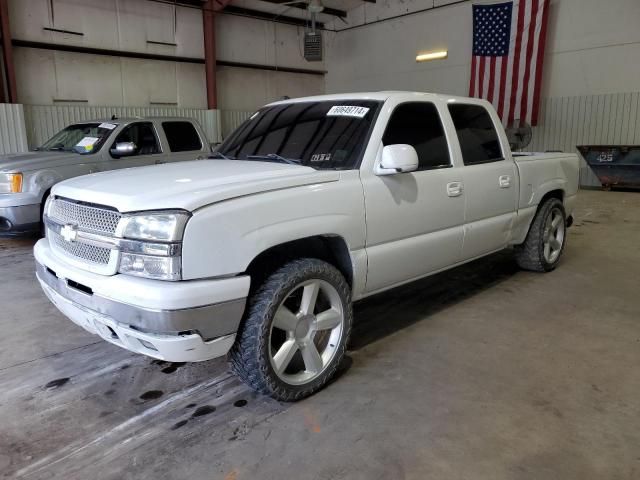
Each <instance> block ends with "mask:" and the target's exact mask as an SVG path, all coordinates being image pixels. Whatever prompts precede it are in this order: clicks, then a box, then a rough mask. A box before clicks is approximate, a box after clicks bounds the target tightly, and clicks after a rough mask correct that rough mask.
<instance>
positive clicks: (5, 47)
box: [0, 0, 18, 103]
mask: <svg viewBox="0 0 640 480" xmlns="http://www.w3.org/2000/svg"><path fill="white" fill-rule="evenodd" d="M7 2H8V0H0V30H1V32H2V54H3V55H2V59H3V61H4V65H3V66H4V74H5V81H6V85H7V93H8V99H7V100H8V102H9V103H18V89H17V87H16V71H15V67H14V66H13V46H12V45H11V29H10V28H9V5H8V3H7ZM0 100H4V98H2V99H0Z"/></svg>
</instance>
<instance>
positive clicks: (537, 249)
mask: <svg viewBox="0 0 640 480" xmlns="http://www.w3.org/2000/svg"><path fill="white" fill-rule="evenodd" d="M566 237H567V219H566V214H565V212H564V206H563V205H562V202H561V201H560V200H558V199H557V198H550V199H549V200H547V201H546V202H544V203H543V204H542V205H541V206H540V208H539V209H538V212H537V213H536V216H535V218H534V219H533V222H532V223H531V227H530V228H529V233H528V234H527V239H526V240H525V241H524V243H523V244H522V245H518V246H517V247H516V261H517V262H518V265H519V266H520V268H523V269H525V270H532V271H534V272H549V271H551V270H553V269H554V268H556V265H557V264H558V262H559V261H560V256H561V255H562V251H563V250H564V245H565V240H566Z"/></svg>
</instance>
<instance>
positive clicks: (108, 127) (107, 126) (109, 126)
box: [98, 122, 118, 130]
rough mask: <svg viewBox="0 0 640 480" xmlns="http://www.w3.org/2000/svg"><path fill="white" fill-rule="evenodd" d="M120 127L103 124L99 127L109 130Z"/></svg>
mask: <svg viewBox="0 0 640 480" xmlns="http://www.w3.org/2000/svg"><path fill="white" fill-rule="evenodd" d="M117 126H118V125H116V124H115V123H106V122H105V123H101V124H100V125H98V128H106V129H107V130H113V129H114V128H116V127H117Z"/></svg>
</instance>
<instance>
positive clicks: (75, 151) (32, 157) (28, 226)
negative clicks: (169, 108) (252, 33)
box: [0, 118, 211, 235]
mask: <svg viewBox="0 0 640 480" xmlns="http://www.w3.org/2000/svg"><path fill="white" fill-rule="evenodd" d="M210 153H211V148H210V147H209V144H208V143H207V140H206V137H205V135H204V133H203V132H202V129H201V128H200V126H199V125H198V124H197V122H195V121H193V120H189V119H186V118H131V119H113V120H108V121H107V120H105V121H101V120H97V121H90V122H82V123H76V124H73V125H69V126H68V127H66V128H64V129H63V130H61V131H60V132H58V133H56V134H55V135H54V136H53V137H52V138H51V139H50V140H48V141H47V142H45V144H44V145H42V146H41V147H39V148H37V149H36V150H35V151H33V152H28V153H15V154H11V155H0V235H16V234H23V233H30V232H38V231H41V230H42V225H41V218H42V207H43V206H44V203H45V201H46V199H47V197H48V196H49V192H50V191H51V187H52V186H53V185H54V184H56V183H57V182H59V181H61V180H65V179H67V178H71V177H77V176H79V175H85V174H87V173H93V172H101V171H103V170H116V169H120V168H129V167H139V166H143V165H153V164H156V163H165V162H177V161H182V160H195V159H196V158H197V157H198V156H200V157H202V158H205V157H206V156H207V155H208V154H210Z"/></svg>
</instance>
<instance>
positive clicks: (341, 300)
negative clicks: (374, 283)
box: [230, 258, 352, 401]
mask: <svg viewBox="0 0 640 480" xmlns="http://www.w3.org/2000/svg"><path fill="white" fill-rule="evenodd" d="M350 297H351V293H350V290H349V286H348V285H347V282H346V281H345V279H344V277H343V276H342V274H341V273H340V272H339V271H338V270H337V269H336V268H335V267H333V266H332V265H330V264H328V263H326V262H323V261H321V260H317V259H312V258H307V259H301V260H294V261H292V262H289V263H287V264H286V265H285V266H283V267H282V268H280V269H279V270H277V271H276V272H275V273H273V274H272V275H270V276H269V277H268V278H267V279H266V280H265V282H264V283H263V284H262V286H261V287H260V288H259V289H258V290H257V291H256V293H255V294H254V295H253V296H252V297H251V298H250V300H249V306H248V314H247V316H246V318H245V321H244V324H243V325H242V328H241V330H240V332H239V333H238V337H237V340H236V343H235V344H234V346H233V348H232V350H231V352H230V361H231V365H232V367H233V370H234V371H235V372H236V374H237V375H238V376H240V377H241V378H242V379H243V380H244V381H245V382H246V383H247V384H249V385H250V386H251V387H253V388H254V389H256V390H258V391H260V392H261V393H264V394H267V395H270V396H272V397H274V398H276V399H278V400H284V401H295V400H299V399H301V398H304V397H306V396H309V395H311V394H312V393H314V392H316V391H317V390H319V389H321V388H322V387H323V386H325V385H326V384H327V382H328V381H329V380H330V379H331V377H333V375H334V374H335V371H336V368H337V367H338V365H339V364H340V362H341V361H342V359H343V357H344V354H345V350H346V346H347V342H348V339H349V335H350V333H351V324H352V310H351V299H350Z"/></svg>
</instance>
